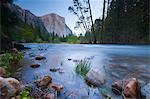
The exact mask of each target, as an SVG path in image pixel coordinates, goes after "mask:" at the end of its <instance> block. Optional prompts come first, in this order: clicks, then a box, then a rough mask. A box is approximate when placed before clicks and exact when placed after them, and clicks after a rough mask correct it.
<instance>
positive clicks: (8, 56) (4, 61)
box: [0, 52, 23, 75]
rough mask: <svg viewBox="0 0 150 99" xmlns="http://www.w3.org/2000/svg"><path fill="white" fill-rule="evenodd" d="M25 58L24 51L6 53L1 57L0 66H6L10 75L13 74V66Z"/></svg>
mask: <svg viewBox="0 0 150 99" xmlns="http://www.w3.org/2000/svg"><path fill="white" fill-rule="evenodd" d="M21 59H23V53H20V52H18V53H5V54H3V55H2V56H1V57H0V66H1V67H3V68H5V69H6V71H7V72H8V73H7V74H8V75H11V72H12V68H13V66H14V65H17V64H18V62H19V61H20V60H21Z"/></svg>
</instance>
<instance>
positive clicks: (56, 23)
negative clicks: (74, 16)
mask: <svg viewBox="0 0 150 99" xmlns="http://www.w3.org/2000/svg"><path fill="white" fill-rule="evenodd" d="M40 19H41V20H42V22H43V23H44V26H45V27H46V29H47V31H48V32H49V33H53V32H54V33H55V34H57V35H58V36H60V37H63V36H67V35H69V34H72V31H71V30H70V28H69V27H68V26H67V25H66V23H65V18H64V17H61V16H59V15H57V14H55V13H51V14H48V15H44V16H41V17H40Z"/></svg>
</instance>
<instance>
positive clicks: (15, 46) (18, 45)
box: [14, 43, 31, 50]
mask: <svg viewBox="0 0 150 99" xmlns="http://www.w3.org/2000/svg"><path fill="white" fill-rule="evenodd" d="M14 48H17V49H18V50H24V49H31V48H28V47H25V46H24V45H23V44H20V43H14Z"/></svg>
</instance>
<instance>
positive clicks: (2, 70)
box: [0, 67, 6, 77]
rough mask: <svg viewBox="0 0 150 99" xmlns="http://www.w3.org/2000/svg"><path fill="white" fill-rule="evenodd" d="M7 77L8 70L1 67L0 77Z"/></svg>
mask: <svg viewBox="0 0 150 99" xmlns="http://www.w3.org/2000/svg"><path fill="white" fill-rule="evenodd" d="M5 76H6V70H5V69H4V68H3V67H0V77H5Z"/></svg>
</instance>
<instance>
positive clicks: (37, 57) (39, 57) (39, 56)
mask: <svg viewBox="0 0 150 99" xmlns="http://www.w3.org/2000/svg"><path fill="white" fill-rule="evenodd" d="M43 59H46V57H44V56H41V55H38V56H36V57H35V60H43Z"/></svg>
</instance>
